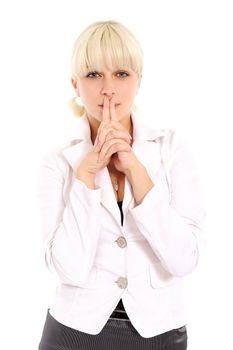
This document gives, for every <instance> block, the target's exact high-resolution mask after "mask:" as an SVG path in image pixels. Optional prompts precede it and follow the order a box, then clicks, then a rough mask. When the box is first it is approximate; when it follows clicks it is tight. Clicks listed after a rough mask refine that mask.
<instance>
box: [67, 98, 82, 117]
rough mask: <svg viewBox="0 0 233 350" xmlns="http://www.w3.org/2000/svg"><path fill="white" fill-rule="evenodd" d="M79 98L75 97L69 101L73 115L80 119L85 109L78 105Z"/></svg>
mask: <svg viewBox="0 0 233 350" xmlns="http://www.w3.org/2000/svg"><path fill="white" fill-rule="evenodd" d="M80 101H81V98H80V97H79V96H75V97H73V98H72V99H71V100H70V107H71V109H72V111H73V113H74V115H76V116H78V117H81V116H82V115H83V114H84V113H85V107H84V106H83V105H82V104H80Z"/></svg>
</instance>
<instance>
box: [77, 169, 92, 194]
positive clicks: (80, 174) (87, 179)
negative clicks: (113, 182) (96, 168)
mask: <svg viewBox="0 0 233 350" xmlns="http://www.w3.org/2000/svg"><path fill="white" fill-rule="evenodd" d="M75 177H76V179H78V180H80V181H82V182H83V183H85V185H86V186H87V187H88V188H90V189H95V174H92V173H87V172H84V171H79V170H78V171H76V174H75Z"/></svg>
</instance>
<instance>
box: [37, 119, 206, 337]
mask: <svg viewBox="0 0 233 350" xmlns="http://www.w3.org/2000/svg"><path fill="white" fill-rule="evenodd" d="M132 122H133V132H134V135H133V140H134V142H133V145H132V148H133V151H134V152H135V154H136V156H137V158H138V159H139V161H140V162H141V163H142V164H143V165H144V166H145V167H146V169H147V171H148V174H149V176H150V177H151V179H152V181H153V182H154V187H153V188H152V189H151V190H150V191H149V192H148V193H147V194H146V196H145V197H144V199H143V201H142V203H141V204H139V205H136V203H135V201H134V198H133V194H132V190H131V186H130V184H129V182H128V180H127V178H126V180H125V193H124V201H123V213H124V224H123V226H121V217H120V211H119V208H118V205H117V202H116V199H115V195H114V192H113V188H112V184H111V179H110V176H109V172H108V169H107V167H105V168H104V169H103V170H101V171H100V172H99V173H98V174H97V176H96V189H94V190H93V189H89V188H87V186H86V185H85V184H84V183H82V182H81V181H79V180H78V179H76V178H75V176H74V170H75V169H76V168H77V166H78V164H79V162H80V160H81V159H82V158H83V157H84V155H85V154H86V153H87V152H88V151H89V150H91V148H92V147H93V146H92V142H91V139H90V127H89V123H88V120H87V118H86V116H84V117H82V118H80V119H79V120H78V122H77V123H78V125H77V137H76V138H75V139H74V140H72V141H71V143H70V144H68V145H67V146H66V147H63V148H61V149H58V150H56V151H54V152H52V153H51V154H49V155H48V156H46V157H45V158H44V161H43V164H42V166H41V168H40V174H39V199H40V208H41V214H42V223H43V242H44V247H45V261H46V264H47V266H48V268H49V269H50V270H51V271H52V272H53V273H56V274H57V275H58V276H59V278H60V282H61V283H60V285H59V286H58V287H57V289H56V291H55V295H54V299H53V303H52V305H51V306H50V313H51V315H52V316H53V317H54V318H55V319H56V320H57V321H58V322H60V323H62V324H64V325H66V326H68V327H71V328H74V329H78V330H80V331H82V332H87V333H90V334H97V333H99V332H100V331H101V330H102V328H103V327H104V325H105V323H106V322H107V320H108V318H109V316H110V315H111V313H112V311H113V310H114V308H115V307H116V305H117V303H118V301H119V300H120V298H122V300H123V304H124V307H125V310H126V312H127V314H128V316H129V318H130V320H131V322H132V324H133V326H134V327H135V328H136V329H137V331H138V332H139V333H140V334H141V335H142V336H143V337H152V336H155V335H158V334H160V333H163V332H166V331H168V330H171V329H174V328H178V327H181V326H183V325H184V324H186V318H185V311H184V305H183V297H182V281H183V278H184V276H185V275H187V274H189V273H190V272H191V271H192V270H193V269H194V268H195V267H196V265H197V263H198V259H199V255H200V251H201V247H202V245H203V233H202V226H203V221H204V216H205V215H204V211H203V209H202V204H201V195H200V188H199V180H198V176H197V173H196V171H195V167H194V165H193V161H192V157H191V155H190V153H189V151H188V150H187V147H186V146H185V144H184V143H183V142H181V141H180V140H179V139H178V138H177V135H176V132H174V131H171V130H152V129H150V128H148V127H145V126H142V125H141V124H140V123H139V121H138V119H137V118H136V117H135V116H134V115H132ZM138 181H140V179H138ZM119 242H121V243H119ZM122 242H125V243H126V244H125V243H124V244H122Z"/></svg>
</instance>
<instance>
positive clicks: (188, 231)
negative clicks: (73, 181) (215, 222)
mask: <svg viewBox="0 0 233 350" xmlns="http://www.w3.org/2000/svg"><path fill="white" fill-rule="evenodd" d="M165 146H166V147H169V149H170V156H169V157H171V160H172V162H171V165H170V176H171V201H170V202H169V201H168V200H167V199H166V198H164V195H163V192H162V189H161V188H159V187H157V185H156V183H155V184H154V186H153V187H152V188H151V189H150V190H149V191H148V192H147V194H146V195H145V197H144V199H143V201H142V202H141V204H139V205H138V206H136V207H135V208H133V209H131V215H132V217H133V219H134V221H135V223H136V225H137V226H138V228H139V230H140V232H141V233H142V234H143V235H144V237H145V238H146V239H147V241H148V242H149V244H150V246H151V247H152V249H153V251H154V252H155V254H156V255H157V257H158V258H159V259H160V261H161V263H162V265H163V267H164V268H165V269H166V270H167V271H169V272H170V273H171V274H172V275H175V276H183V275H186V274H188V273H189V272H191V271H192V270H193V269H194V268H195V266H196V265H197V263H198V259H199V254H200V250H201V247H202V245H203V233H202V226H203V221H204V216H205V215H204V212H203V209H202V201H201V194H200V186H199V179H198V176H197V173H196V170H195V167H194V165H193V161H192V157H191V155H190V153H189V152H188V150H187V148H186V146H185V145H183V144H181V143H180V142H178V141H177V140H176V136H175V135H171V138H170V144H167V145H165ZM167 161H168V160H167ZM136 183H137V182H136V181H135V184H134V186H136ZM132 184H133V183H132ZM139 190H140V189H139ZM136 191H138V189H134V193H135V192H136Z"/></svg>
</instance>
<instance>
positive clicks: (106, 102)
mask: <svg viewBox="0 0 233 350" xmlns="http://www.w3.org/2000/svg"><path fill="white" fill-rule="evenodd" d="M109 120H110V113H109V98H108V97H107V96H104V105H103V114H102V122H107V121H109Z"/></svg>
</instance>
